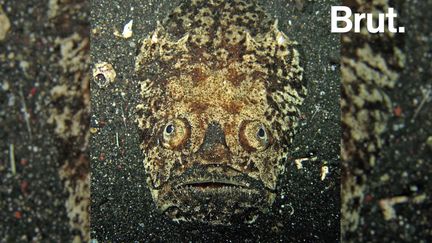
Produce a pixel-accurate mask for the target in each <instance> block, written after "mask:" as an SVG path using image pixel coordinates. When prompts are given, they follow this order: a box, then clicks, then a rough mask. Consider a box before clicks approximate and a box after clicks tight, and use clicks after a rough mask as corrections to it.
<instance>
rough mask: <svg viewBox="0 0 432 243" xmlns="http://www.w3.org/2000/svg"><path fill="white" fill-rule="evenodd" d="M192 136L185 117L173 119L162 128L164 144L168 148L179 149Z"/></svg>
mask: <svg viewBox="0 0 432 243" xmlns="http://www.w3.org/2000/svg"><path fill="white" fill-rule="evenodd" d="M189 137H190V126H189V123H188V122H187V121H186V120H185V119H173V120H172V121H169V122H168V123H166V125H165V126H164V127H163V130H162V145H163V146H164V147H165V148H167V149H178V148H180V147H182V145H184V144H186V142H187V140H188V138H189Z"/></svg>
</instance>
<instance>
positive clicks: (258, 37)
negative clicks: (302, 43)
mask: <svg viewBox="0 0 432 243" xmlns="http://www.w3.org/2000/svg"><path fill="white" fill-rule="evenodd" d="M294 46H295V45H294V43H293V42H292V41H290V40H289V39H288V37H287V36H286V35H285V34H284V33H282V32H281V31H279V30H278V27H277V21H274V20H272V19H270V18H269V17H268V16H267V15H266V13H265V12H264V11H263V10H262V9H261V8H260V7H259V6H257V5H256V4H255V3H253V2H251V1H191V2H186V3H183V4H181V5H180V6H179V7H177V8H176V9H175V10H174V11H173V12H172V13H171V14H170V15H169V16H168V17H167V19H165V21H164V22H163V24H159V23H158V26H157V28H156V30H155V31H154V32H153V33H151V34H150V36H149V37H148V38H146V39H144V40H143V41H142V46H141V47H140V48H139V52H138V54H137V57H136V63H135V69H136V72H137V74H138V76H139V77H140V78H141V80H142V81H140V84H141V90H140V92H141V99H142V100H141V102H140V104H139V105H138V107H137V108H138V109H137V110H138V112H137V122H138V125H139V128H140V129H141V142H142V143H141V148H142V151H143V153H144V156H145V161H144V165H145V169H146V172H147V175H148V185H149V188H150V190H151V193H152V197H153V199H154V202H155V204H156V206H157V207H158V209H159V210H160V211H162V212H164V213H166V214H167V215H168V216H169V217H170V218H172V219H174V220H186V221H199V222H206V223H210V224H231V223H235V222H253V221H254V220H255V219H256V217H257V216H258V215H259V213H260V212H263V211H264V212H265V211H267V210H268V209H269V207H270V206H271V205H272V203H273V201H274V199H275V191H276V182H277V178H278V175H279V174H280V173H281V171H282V169H283V164H282V161H283V158H284V156H285V155H286V153H287V151H288V148H289V146H290V143H291V139H292V137H293V134H294V131H295V127H296V123H297V119H298V117H299V110H298V108H299V106H300V105H301V104H302V102H303V99H304V96H305V95H306V88H305V86H304V84H303V82H302V71H303V69H302V68H301V67H300V65H299V55H298V52H297V50H296V49H295V48H294Z"/></svg>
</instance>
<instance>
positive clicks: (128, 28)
mask: <svg viewBox="0 0 432 243" xmlns="http://www.w3.org/2000/svg"><path fill="white" fill-rule="evenodd" d="M132 25H133V19H132V20H131V21H129V23H127V24H126V25H125V26H124V27H123V32H122V37H123V38H125V39H128V38H130V37H132V34H133V32H132Z"/></svg>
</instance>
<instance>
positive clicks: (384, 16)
mask: <svg viewBox="0 0 432 243" xmlns="http://www.w3.org/2000/svg"><path fill="white" fill-rule="evenodd" d="M351 16H352V11H351V9H350V8H349V7H346V6H332V8H331V32H332V33H347V32H349V31H351V30H352V29H353V27H354V32H355V33H359V32H360V30H361V26H362V24H364V21H363V20H366V28H367V31H368V32H369V33H373V34H375V33H384V32H385V28H386V24H387V28H388V31H389V32H391V33H405V27H399V28H396V27H395V20H396V18H397V14H396V13H395V11H394V9H393V8H389V9H388V12H387V13H379V14H378V23H374V22H375V19H374V16H373V14H372V13H354V16H353V20H351V19H350V18H351ZM375 17H376V16H375ZM386 20H387V21H386ZM353 22H354V23H353ZM343 23H345V25H344V26H343V27H339V26H341V25H343ZM339 24H341V25H339ZM353 25H354V26H353Z"/></svg>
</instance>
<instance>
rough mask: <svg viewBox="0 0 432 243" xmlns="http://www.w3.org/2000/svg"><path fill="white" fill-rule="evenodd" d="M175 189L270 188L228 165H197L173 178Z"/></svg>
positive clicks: (248, 189) (247, 189)
mask: <svg viewBox="0 0 432 243" xmlns="http://www.w3.org/2000/svg"><path fill="white" fill-rule="evenodd" d="M171 181H172V182H174V183H172V184H171V186H172V188H173V189H174V190H180V191H181V190H185V189H197V190H200V191H212V190H213V191H217V190H241V191H262V190H268V188H266V187H265V186H264V184H263V183H262V182H261V181H260V180H257V179H254V178H252V177H250V176H249V175H247V174H245V173H242V172H240V171H237V170H235V169H234V168H232V167H228V166H197V167H194V168H191V169H190V170H187V171H186V172H184V173H183V174H182V175H180V176H178V177H175V178H172V179H171Z"/></svg>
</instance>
